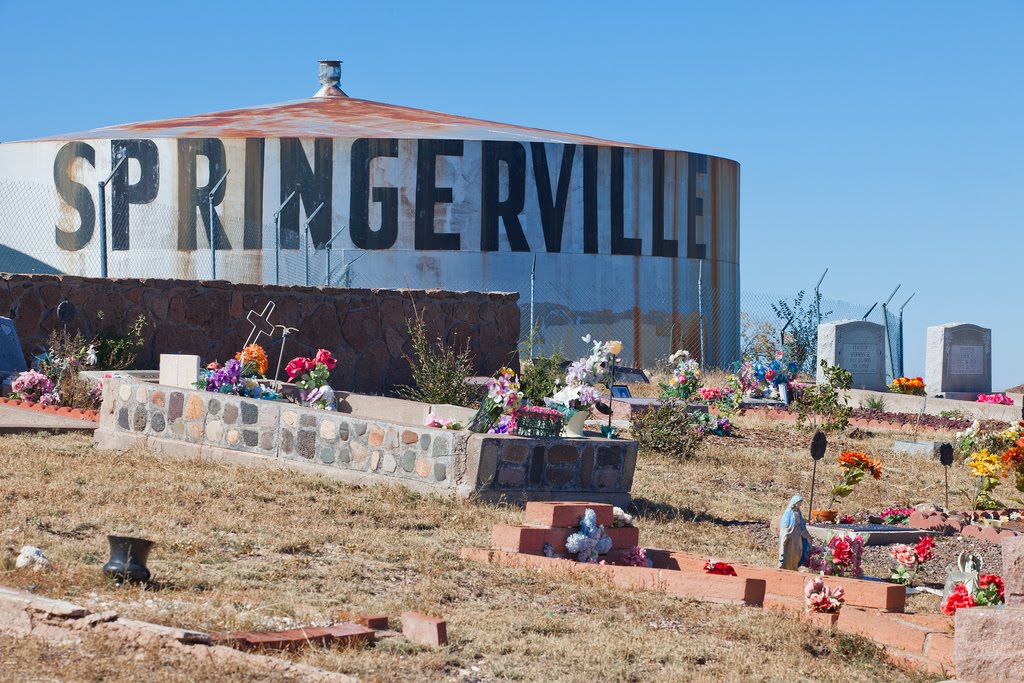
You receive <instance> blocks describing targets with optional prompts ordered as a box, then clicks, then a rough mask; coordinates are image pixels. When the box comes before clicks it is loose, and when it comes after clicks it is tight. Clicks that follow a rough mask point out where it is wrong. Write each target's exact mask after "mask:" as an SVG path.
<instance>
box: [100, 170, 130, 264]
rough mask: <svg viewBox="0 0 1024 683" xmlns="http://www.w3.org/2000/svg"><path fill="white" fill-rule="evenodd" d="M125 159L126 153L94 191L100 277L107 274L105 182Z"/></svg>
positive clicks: (107, 181)
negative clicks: (98, 219)
mask: <svg viewBox="0 0 1024 683" xmlns="http://www.w3.org/2000/svg"><path fill="white" fill-rule="evenodd" d="M126 161H128V155H127V154H126V155H124V156H123V157H121V159H120V160H119V161H118V162H117V163H116V164H115V165H114V168H112V169H110V175H108V176H107V177H106V178H105V179H104V180H101V181H100V182H99V187H98V192H97V193H96V194H97V199H98V200H99V204H100V206H99V210H100V211H99V214H100V216H99V218H100V277H106V276H107V183H109V182H110V181H111V179H112V178H113V177H114V174H115V173H117V169H119V168H121V164H123V163H124V162H126Z"/></svg>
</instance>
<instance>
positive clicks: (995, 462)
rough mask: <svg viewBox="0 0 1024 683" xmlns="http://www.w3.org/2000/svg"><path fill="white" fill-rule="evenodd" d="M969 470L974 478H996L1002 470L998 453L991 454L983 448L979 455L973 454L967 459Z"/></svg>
mask: <svg viewBox="0 0 1024 683" xmlns="http://www.w3.org/2000/svg"><path fill="white" fill-rule="evenodd" d="M967 469H969V470H970V471H971V476H974V477H994V476H996V475H997V474H998V473H999V472H1000V470H1001V469H1002V462H1001V461H1000V458H999V454H998V453H989V452H988V449H987V448H982V449H981V450H980V451H978V452H977V453H971V457H969V458H968V459H967Z"/></svg>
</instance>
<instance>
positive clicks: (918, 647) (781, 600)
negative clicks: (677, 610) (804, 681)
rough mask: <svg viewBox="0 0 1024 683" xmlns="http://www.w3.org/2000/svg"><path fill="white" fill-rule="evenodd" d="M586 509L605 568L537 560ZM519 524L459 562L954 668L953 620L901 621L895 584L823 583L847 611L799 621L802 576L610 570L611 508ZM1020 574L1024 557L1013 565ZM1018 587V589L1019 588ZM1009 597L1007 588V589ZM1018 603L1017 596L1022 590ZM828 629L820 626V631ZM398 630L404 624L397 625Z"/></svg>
mask: <svg viewBox="0 0 1024 683" xmlns="http://www.w3.org/2000/svg"><path fill="white" fill-rule="evenodd" d="M587 508H590V509H592V510H594V512H595V513H596V515H597V522H598V523H599V524H603V525H605V531H606V532H607V533H608V535H609V536H610V537H611V538H612V549H611V551H610V552H609V553H608V554H607V555H606V556H605V558H604V559H605V561H606V562H607V564H605V565H600V564H588V563H580V562H575V561H571V560H567V559H562V558H559V557H546V556H544V555H543V547H544V544H545V543H550V544H551V545H552V547H553V549H554V552H555V553H557V554H562V555H564V554H566V551H565V540H566V539H567V538H568V537H569V535H570V534H572V533H575V532H576V531H577V530H578V528H579V523H580V519H581V518H582V517H583V514H584V512H585V511H586V509H587ZM524 519H525V524H520V525H510V524H500V525H496V526H495V527H494V528H493V532H492V547H491V548H464V549H463V551H462V557H463V558H465V559H469V560H474V561H478V562H485V563H489V564H501V565H506V566H511V567H519V568H523V569H531V570H535V571H542V572H545V573H550V574H556V575H557V574H563V575H571V574H576V575H590V576H601V577H603V578H604V579H605V580H607V581H608V582H609V583H611V584H612V585H614V586H617V587H621V588H628V589H633V590H648V591H657V592H663V593H667V594H669V595H678V596H681V597H686V598H689V599H693V600H700V601H704V602H720V603H729V604H740V605H748V606H754V607H766V608H772V609H780V610H785V611H789V612H794V613H798V614H801V615H804V616H805V618H808V620H809V621H811V623H814V624H815V625H819V626H824V627H827V628H834V629H838V630H840V631H843V632H847V633H856V634H859V635H863V636H864V637H866V638H869V639H871V640H873V641H874V642H876V643H877V644H879V645H881V646H882V647H884V648H885V650H886V652H887V653H888V654H889V656H890V657H891V658H892V659H894V660H896V661H899V662H901V663H903V664H906V665H909V666H912V667H914V668H917V669H922V670H925V671H930V672H935V673H939V672H949V671H950V670H951V668H952V663H953V636H952V620H951V619H950V618H948V617H946V616H944V615H942V614H937V615H934V614H927V615H925V614H907V613H905V612H904V610H905V607H906V589H905V588H904V587H903V586H900V585H897V584H890V583H884V582H880V581H864V580H858V579H851V578H837V577H824V581H825V584H826V585H830V586H836V585H841V586H842V587H843V590H844V592H845V594H846V605H845V606H844V607H843V609H842V611H841V612H840V613H839V615H838V617H831V616H828V617H827V618H826V617H822V618H821V619H817V620H815V619H811V618H809V617H806V613H805V611H804V596H803V591H804V587H805V585H806V582H807V580H808V575H807V574H804V573H801V572H794V571H789V570H785V569H775V568H772V567H764V566H759V565H751V564H744V563H731V564H732V566H733V567H734V568H735V570H736V574H737V575H736V576H720V575H713V574H707V573H706V572H705V571H704V564H705V563H706V562H707V559H708V558H707V557H705V556H703V555H697V554H694V553H686V552H679V551H673V550H662V549H657V548H648V549H647V557H648V558H649V559H650V560H651V561H652V563H653V565H654V566H653V567H630V566H623V565H620V564H616V562H620V561H621V559H622V556H623V554H624V553H625V552H627V551H628V550H629V549H630V548H631V547H632V546H634V545H639V530H638V529H637V528H635V527H618V528H614V527H612V526H611V524H612V522H613V519H614V517H613V514H612V506H611V505H605V504H598V503H587V502H531V503H527V504H526V513H525V516H524ZM1020 565H1021V569H1022V571H1024V552H1022V556H1021V559H1020ZM1022 585H1024V584H1022ZM1007 590H1008V591H1009V590H1010V588H1009V585H1008V587H1007ZM1021 593H1022V595H1021V596H1020V597H1021V600H1022V603H1024V588H1022V590H1021ZM826 622H827V623H826ZM403 626H404V620H403Z"/></svg>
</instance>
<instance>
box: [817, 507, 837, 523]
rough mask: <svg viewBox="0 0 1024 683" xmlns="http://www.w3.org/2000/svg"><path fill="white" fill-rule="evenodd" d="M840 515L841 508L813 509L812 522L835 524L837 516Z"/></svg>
mask: <svg viewBox="0 0 1024 683" xmlns="http://www.w3.org/2000/svg"><path fill="white" fill-rule="evenodd" d="M838 517H839V510H811V521H812V522H825V523H826V524H835V523H836V518H838Z"/></svg>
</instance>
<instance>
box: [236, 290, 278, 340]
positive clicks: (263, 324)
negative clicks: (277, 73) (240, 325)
mask: <svg viewBox="0 0 1024 683" xmlns="http://www.w3.org/2000/svg"><path fill="white" fill-rule="evenodd" d="M274 307H275V304H274V302H273V301H268V302H267V305H266V306H264V307H263V312H262V313H257V312H256V311H249V312H248V313H247V314H246V316H245V319H246V320H248V321H249V323H250V324H251V325H252V331H251V332H249V336H248V337H246V339H245V344H243V345H242V348H245V347H246V346H249V345H250V344H258V343H259V341H260V335H261V334H265V335H267V336H268V337H269V336H271V335H273V334H274V326H273V325H272V324H271V323H270V314H271V313H273V312H274ZM254 336H255V338H254Z"/></svg>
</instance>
